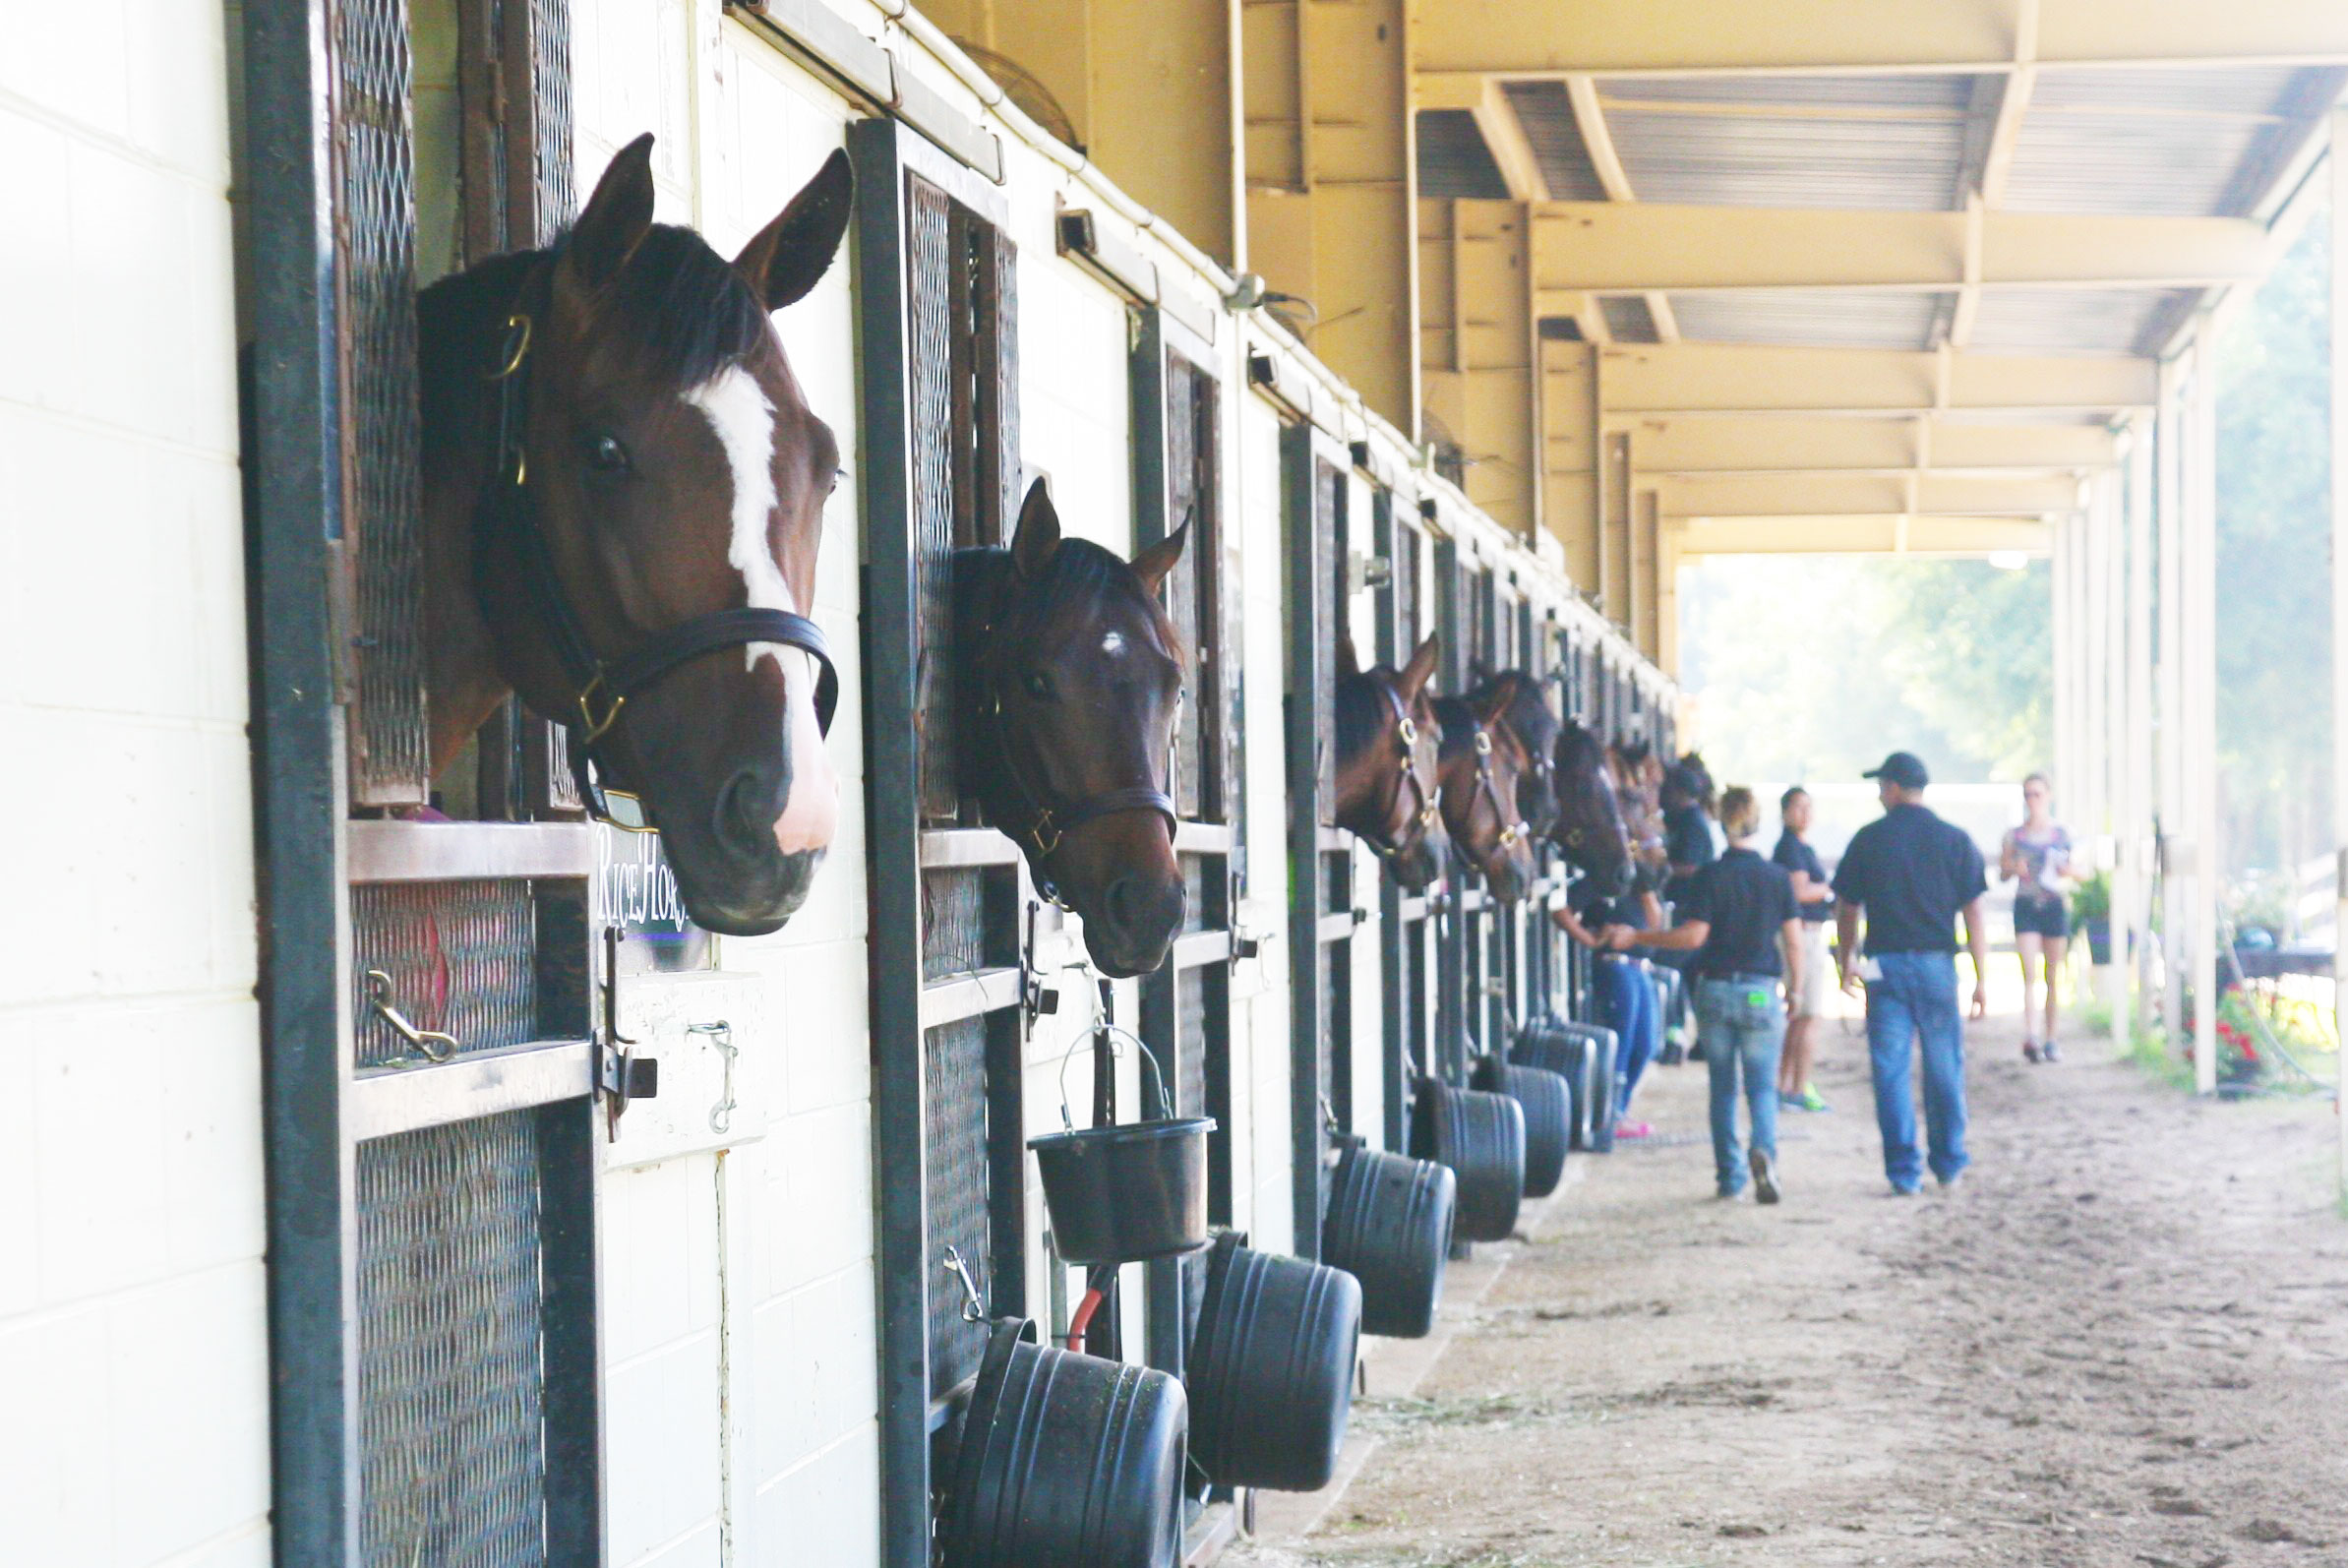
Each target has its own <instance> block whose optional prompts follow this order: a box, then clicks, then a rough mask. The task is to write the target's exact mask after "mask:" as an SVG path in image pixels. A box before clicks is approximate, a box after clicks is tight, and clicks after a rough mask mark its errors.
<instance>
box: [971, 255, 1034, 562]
mask: <svg viewBox="0 0 2348 1568" xmlns="http://www.w3.org/2000/svg"><path fill="white" fill-rule="evenodd" d="M963 219H964V222H965V223H966V224H967V225H968V226H969V230H970V235H971V238H970V248H971V253H972V259H973V265H974V267H975V269H976V271H977V273H978V277H979V287H978V288H977V290H976V291H975V292H976V295H977V302H978V309H977V312H976V318H977V319H976V321H975V322H974V323H973V327H974V332H973V335H974V336H975V337H976V339H977V341H978V344H979V348H980V359H979V366H978V373H979V375H980V377H981V378H983V379H986V380H987V381H988V382H989V385H988V386H987V388H986V395H985V397H984V399H983V402H982V412H981V421H980V438H979V439H980V444H981V445H980V452H979V471H980V473H981V474H982V475H984V476H986V479H987V481H988V482H987V484H986V488H987V489H988V490H989V491H991V492H992V493H993V503H992V505H990V507H989V508H988V511H989V512H990V513H992V515H991V516H990V517H989V518H988V519H987V521H988V522H989V524H990V527H989V529H988V532H989V534H991V536H992V537H988V538H982V539H980V540H978V541H975V542H978V543H1008V542H1009V538H1010V529H1011V525H1012V524H1013V523H1015V522H1016V521H1017V520H1018V517H1019V503H1020V500H1021V499H1022V498H1021V494H1020V492H1021V487H1022V485H1023V484H1024V482H1025V479H1026V474H1025V472H1024V464H1023V463H1022V461H1021V458H1020V453H1019V281H1018V280H1019V247H1018V246H1016V245H1014V244H1012V243H1011V240H1010V237H1009V236H1008V235H1006V234H1003V233H1002V232H1000V231H999V230H997V229H995V228H994V227H993V226H992V225H990V224H986V223H982V222H980V221H979V220H978V219H977V218H976V217H973V216H971V215H970V214H968V213H965V214H963ZM990 360H991V361H992V362H993V363H992V364H990V363H989V361H990Z"/></svg>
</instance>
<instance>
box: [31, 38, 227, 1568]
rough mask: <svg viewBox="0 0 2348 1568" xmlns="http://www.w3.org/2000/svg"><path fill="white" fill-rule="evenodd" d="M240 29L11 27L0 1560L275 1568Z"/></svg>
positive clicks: (65, 1565)
mask: <svg viewBox="0 0 2348 1568" xmlns="http://www.w3.org/2000/svg"><path fill="white" fill-rule="evenodd" d="M225 36H226V24H225V22H224V20H223V16H222V12H221V8H220V7H219V6H218V5H216V4H201V3H196V0H187V3H183V4H178V5H170V6H151V7H141V8H127V7H118V6H94V7H84V6H57V5H44V4H36V3H33V0H10V3H8V4H6V5H0V38H5V39H6V42H5V44H4V45H0V819H5V820H6V821H7V822H8V823H9V825H10V838H11V849H10V853H9V872H8V891H7V894H6V896H5V898H0V1080H4V1081H5V1082H6V1083H7V1084H8V1085H9V1088H8V1092H7V1093H6V1094H5V1095H0V1194H4V1195H5V1201H0V1559H5V1560H6V1561H8V1562H11V1563H24V1564H28V1565H30V1564H39V1565H41V1568H69V1565H77V1564H105V1565H107V1568H143V1565H161V1564H166V1563H167V1564H170V1565H172V1568H197V1565H202V1568H259V1565H261V1564H264V1563H266V1562H267V1561H268V1560H269V1530H268V1524H267V1521H266V1510H267V1508H268V1506H269V1452H268V1419H269V1404H268V1400H269V1386H268V1339H267V1334H268V1322H267V1314H266V1308H265V1300H264V1279H263V1273H262V1263H261V1252H262V1243H263V1217H262V1157H261V1126H260V1107H261V1087H260V1047H259V1024H258V1017H257V1013H256V1009H255V1003H254V999H253V982H254V966H255V959H254V919H253V897H254V893H253V849H252V794H251V786H250V770H251V759H250V752H249V749H248V747H247V745H246V741H245V732H244V726H245V713H246V701H245V626H244V609H243V604H244V599H243V523H242V519H241V513H240V511H239V502H238V491H237V467H236V464H237V432H236V349H235V343H236V337H235V319H234V318H235V296H234V287H233V282H232V265H233V258H232V249H231V241H230V218H229V195H228V193H229V172H228V171H229V145H228V140H229V133H228V125H229V112H228V74H227V66H226V62H225V59H224V38H225Z"/></svg>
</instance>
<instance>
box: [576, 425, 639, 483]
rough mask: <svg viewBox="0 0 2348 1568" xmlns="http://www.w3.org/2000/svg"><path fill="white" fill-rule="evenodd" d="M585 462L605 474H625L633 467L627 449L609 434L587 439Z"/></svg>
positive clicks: (618, 439) (615, 437) (617, 438)
mask: <svg viewBox="0 0 2348 1568" xmlns="http://www.w3.org/2000/svg"><path fill="white" fill-rule="evenodd" d="M587 461H588V462H589V463H590V464H591V465H593V466H594V467H595V468H596V469H597V470H599V471H601V472H603V473H607V474H617V473H626V472H627V471H628V470H629V469H630V468H632V467H633V466H634V464H633V463H632V461H631V460H630V458H629V455H628V449H627V448H626V447H624V446H622V445H621V444H620V438H619V437H617V436H614V435H609V434H606V435H601V436H595V437H593V438H591V439H589V441H588V442H587Z"/></svg>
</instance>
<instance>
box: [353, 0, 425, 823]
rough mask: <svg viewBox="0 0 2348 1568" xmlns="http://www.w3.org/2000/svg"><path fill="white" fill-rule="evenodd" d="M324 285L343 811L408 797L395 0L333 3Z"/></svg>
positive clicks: (411, 280)
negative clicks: (337, 519)
mask: <svg viewBox="0 0 2348 1568" xmlns="http://www.w3.org/2000/svg"><path fill="white" fill-rule="evenodd" d="M332 36H333V47H334V56H335V62H334V63H335V74H336V94H337V101H336V105H335V110H336V113H335V118H336V124H337V127H338V130H339V133H340V135H339V145H338V147H337V149H336V151H337V160H336V177H337V185H338V189H337V191H336V201H335V211H336V214H337V216H338V218H339V221H338V222H337V223H336V225H335V240H336V246H335V252H336V256H335V261H336V269H335V270H336V284H337V287H338V292H339V296H340V297H339V301H338V318H339V322H340V328H341V381H342V389H341V391H342V460H343V479H342V484H343V503H342V514H343V527H344V530H345V533H346V535H347V537H348V540H349V543H350V546H351V560H352V561H353V563H354V565H353V571H354V572H355V573H356V581H355V583H354V584H353V594H352V603H353V613H354V615H355V618H356V625H355V626H354V627H353V628H352V629H351V631H352V633H353V646H354V647H355V648H356V649H358V650H359V655H358V658H357V676H358V707H357V712H356V714H355V715H354V721H353V723H352V725H351V731H350V775H351V776H350V795H351V802H352V804H353V805H358V806H386V805H395V804H404V803H416V802H421V801H423V800H424V798H425V791H426V785H427V774H428V772H429V765H428V757H427V755H426V752H427V738H426V733H425V722H424V651H423V635H422V633H423V608H422V607H423V563H422V557H421V554H420V550H419V546H418V542H417V511H418V492H419V484H418V473H417V463H418V452H419V449H420V444H421V434H420V418H421V416H420V414H419V412H418V407H417V401H416V179H415V167H414V159H413V154H412V152H411V150H410V129H409V113H408V98H409V89H410V84H411V81H412V78H413V74H414V73H413V65H412V62H411V60H410V58H409V55H408V39H407V7H406V5H405V4H404V0H338V3H337V4H336V5H335V7H334V22H333V33H332Z"/></svg>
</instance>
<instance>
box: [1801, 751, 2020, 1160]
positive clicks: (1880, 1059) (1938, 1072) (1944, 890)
mask: <svg viewBox="0 0 2348 1568" xmlns="http://www.w3.org/2000/svg"><path fill="white" fill-rule="evenodd" d="M1864 776H1865V777H1867V778H1871V779H1875V780H1877V781H1878V793H1879V795H1880V797H1881V799H1882V801H1883V803H1884V814H1883V815H1882V816H1881V817H1879V818H1877V819H1876V820H1875V821H1872V822H1869V823H1868V824H1867V825H1866V826H1865V827H1862V828H1860V829H1859V830H1858V832H1857V833H1855V834H1853V835H1852V837H1851V841H1850V848H1848V849H1847V850H1844V851H1843V853H1842V864H1841V866H1840V867H1838V868H1837V869H1836V873H1835V896H1836V901H1837V902H1836V928H1837V935H1838V936H1839V938H1840V942H1841V950H1842V989H1843V990H1845V991H1856V990H1857V989H1858V987H1859V984H1860V981H1859V925H1860V920H1861V918H1862V916H1864V918H1865V921H1866V927H1867V945H1866V956H1867V957H1868V958H1869V959H1871V960H1873V961H1874V963H1875V965H1876V974H1875V976H1874V978H1872V979H1870V980H1868V981H1867V982H1866V987H1867V1053H1868V1056H1869V1058H1870V1061H1871V1063H1872V1065H1873V1067H1874V1071H1875V1120H1876V1125H1877V1126H1878V1127H1879V1128H1881V1129H1882V1131H1883V1138H1884V1174H1885V1175H1886V1176H1890V1177H1891V1179H1892V1190H1893V1191H1895V1192H1897V1193H1900V1194H1902V1195H1906V1194H1909V1193H1912V1192H1914V1191H1916V1189H1917V1188H1918V1187H1920V1186H1921V1185H1923V1180H1924V1164H1925V1162H1923V1161H1920V1160H1919V1159H1918V1158H1917V1153H1916V1104H1915V1094H1914V1091H1913V1089H1912V1087H1911V1076H1910V1075H1911V1072H1912V1070H1913V1064H1914V1056H1913V1043H1914V1042H1915V1041H1916V1040H1918V1039H1919V1038H1920V1039H1921V1040H1922V1041H1923V1045H1924V1120H1925V1124H1926V1126H1927V1128H1928V1129H1929V1132H1930V1138H1929V1142H1930V1144H1931V1160H1930V1164H1931V1167H1932V1174H1933V1176H1936V1177H1937V1178H1939V1181H1940V1184H1941V1187H1942V1189H1943V1190H1947V1189H1949V1188H1953V1187H1955V1186H1956V1185H1957V1180H1958V1179H1959V1178H1960V1177H1961V1176H1963V1175H1964V1168H1965V1165H1966V1163H1967V1162H1966V1156H1965V1149H1964V1127H1965V1107H1964V1020H1963V1018H1962V1017H1961V1016H1959V1014H1958V1013H1957V935H1956V932H1957V914H1958V912H1959V911H1961V912H1962V913H1963V915H1964V930H1965V945H1966V947H1967V948H1968V949H1969V950H1970V951H1971V953H1972V955H1973V1009H1972V1015H1973V1016H1974V1017H1976V1018H1979V1017H1981V1016H1983V1015H1984V1014H1985V1013H1987V1012H1988V1010H1989V993H1988V989H1987V980H1986V977H1987V975H1988V973H1989V963H1988V959H1989V944H1988V940H1987V938H1986V936H1985V935H1984V933H1983V926H1982V917H1981V898H1982V895H1983V894H1984V893H1986V892H1988V891H1989V880H1988V877H1987V876H1986V875H1985V874H1984V872H1983V868H1982V864H1981V851H1980V850H1979V849H1978V848H1977V847H1975V845H1974V843H1973V841H1972V840H1971V839H1970V838H1968V837H1966V836H1965V833H1964V830H1963V829H1962V828H1959V827H1956V826H1954V825H1952V824H1950V823H1948V822H1944V821H1942V820H1941V819H1940V817H1938V816H1937V815H1935V814H1933V813H1932V812H1931V811H1930V810H1929V809H1928V808H1926V806H1925V805H1924V789H1925V786H1926V785H1928V784H1929V783H1931V782H1932V778H1931V775H1930V774H1929V773H1927V772H1926V771H1925V769H1924V764H1923V763H1922V762H1921V761H1919V760H1918V759H1917V758H1916V757H1915V756H1913V755H1911V754H1908V753H1906V752H1894V753H1893V754H1891V755H1890V756H1887V757H1885V758H1884V764H1883V766H1881V767H1879V768H1876V769H1874V770H1872V771H1871V772H1869V773H1867V774H1865V775H1864Z"/></svg>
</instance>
